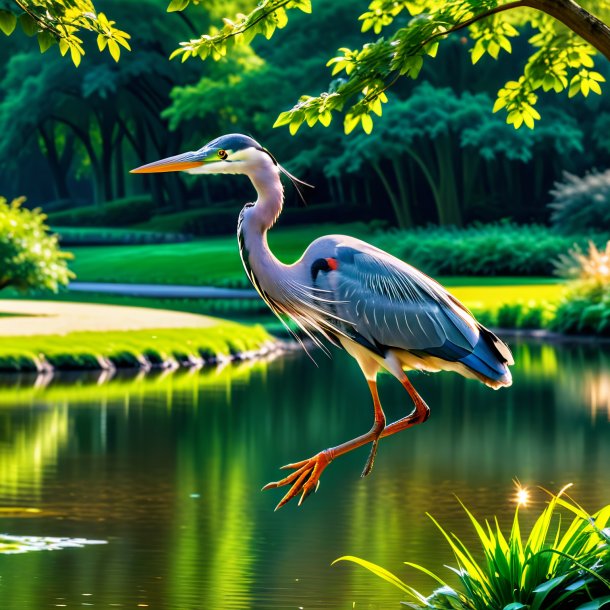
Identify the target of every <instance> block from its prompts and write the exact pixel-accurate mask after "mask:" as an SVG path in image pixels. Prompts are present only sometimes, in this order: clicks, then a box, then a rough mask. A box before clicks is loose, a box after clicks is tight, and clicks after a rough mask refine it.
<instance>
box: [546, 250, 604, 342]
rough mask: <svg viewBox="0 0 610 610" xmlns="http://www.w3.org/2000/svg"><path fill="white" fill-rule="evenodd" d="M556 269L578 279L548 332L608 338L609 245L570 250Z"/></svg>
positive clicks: (559, 307) (560, 306) (561, 304)
mask: <svg viewBox="0 0 610 610" xmlns="http://www.w3.org/2000/svg"><path fill="white" fill-rule="evenodd" d="M558 267H559V268H560V269H561V270H562V271H563V272H564V273H566V274H568V275H570V276H572V277H577V278H579V279H578V280H576V281H575V282H573V287H572V290H571V291H570V292H569V293H568V294H567V295H566V296H565V298H564V299H563V300H562V301H561V303H560V304H559V306H558V308H557V312H556V314H555V318H554V319H553V320H552V322H551V328H552V329H553V330H556V331H558V332H562V333H567V334H595V335H604V336H610V241H608V243H607V244H606V247H605V249H599V250H598V249H597V248H596V247H595V246H594V245H593V244H590V245H589V250H588V253H587V254H584V253H583V252H582V250H577V249H572V250H570V251H569V256H566V255H564V256H562V257H561V259H560V265H558Z"/></svg>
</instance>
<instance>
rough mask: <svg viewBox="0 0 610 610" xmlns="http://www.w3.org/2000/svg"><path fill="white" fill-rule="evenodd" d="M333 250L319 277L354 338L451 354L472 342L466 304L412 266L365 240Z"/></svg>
mask: <svg viewBox="0 0 610 610" xmlns="http://www.w3.org/2000/svg"><path fill="white" fill-rule="evenodd" d="M335 256H336V259H337V263H338V265H337V270H336V271H333V272H330V273H328V274H326V278H325V279H326V282H327V285H328V287H329V288H330V289H331V290H332V293H333V297H334V305H333V307H334V308H335V310H336V314H337V317H338V318H340V319H342V320H344V321H345V324H346V326H345V330H346V331H348V332H349V329H350V327H351V328H352V329H353V331H355V333H356V335H357V336H356V339H364V340H365V341H366V342H368V343H370V344H371V345H372V346H375V347H376V348H380V347H382V346H383V347H394V348H399V349H405V350H425V351H433V352H436V353H438V355H441V356H444V357H449V358H451V359H454V358H455V357H458V356H459V355H460V354H464V352H465V353H470V352H471V351H472V350H473V348H474V346H475V345H476V344H477V341H478V339H479V326H478V324H477V322H476V321H475V320H474V318H473V317H472V315H471V314H470V313H469V312H468V310H466V309H465V308H464V307H463V306H462V305H461V304H460V303H459V302H458V301H457V300H456V299H455V298H454V297H453V296H452V295H450V294H449V293H448V292H447V291H446V290H445V289H444V288H443V287H442V286H440V284H438V283H437V282H435V281H434V280H432V279H431V278H429V277H428V276H426V275H425V274H423V273H421V272H420V271H418V270H417V269H415V268H414V267H411V266H410V265H407V264H406V263H404V262H402V261H400V260H399V259H397V258H394V257H393V256H391V255H389V254H387V253H386V252H383V251H382V250H379V249H377V248H374V247H373V246H370V245H368V244H366V243H365V242H359V243H358V244H357V247H353V246H351V245H343V244H338V245H337V246H336V249H335ZM358 335H359V336H358Z"/></svg>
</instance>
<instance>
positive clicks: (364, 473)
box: [360, 438, 379, 478]
mask: <svg viewBox="0 0 610 610" xmlns="http://www.w3.org/2000/svg"><path fill="white" fill-rule="evenodd" d="M378 445H379V438H376V439H375V440H374V441H373V444H372V445H371V452H370V453H369V457H368V459H367V460H366V464H365V465H364V470H363V471H362V474H361V475H360V476H361V477H363V478H364V477H365V476H367V475H368V474H371V470H373V464H374V463H375V456H376V455H377V446H378Z"/></svg>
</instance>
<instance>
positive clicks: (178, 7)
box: [167, 0, 191, 13]
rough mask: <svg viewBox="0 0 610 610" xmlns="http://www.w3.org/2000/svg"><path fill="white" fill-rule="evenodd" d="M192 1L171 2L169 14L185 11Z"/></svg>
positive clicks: (175, 0)
mask: <svg viewBox="0 0 610 610" xmlns="http://www.w3.org/2000/svg"><path fill="white" fill-rule="evenodd" d="M190 1H191V0H171V2H170V3H169V6H168V7H167V12H168V13H174V12H176V11H183V10H184V9H185V8H186V7H187V6H188V5H189V2H190Z"/></svg>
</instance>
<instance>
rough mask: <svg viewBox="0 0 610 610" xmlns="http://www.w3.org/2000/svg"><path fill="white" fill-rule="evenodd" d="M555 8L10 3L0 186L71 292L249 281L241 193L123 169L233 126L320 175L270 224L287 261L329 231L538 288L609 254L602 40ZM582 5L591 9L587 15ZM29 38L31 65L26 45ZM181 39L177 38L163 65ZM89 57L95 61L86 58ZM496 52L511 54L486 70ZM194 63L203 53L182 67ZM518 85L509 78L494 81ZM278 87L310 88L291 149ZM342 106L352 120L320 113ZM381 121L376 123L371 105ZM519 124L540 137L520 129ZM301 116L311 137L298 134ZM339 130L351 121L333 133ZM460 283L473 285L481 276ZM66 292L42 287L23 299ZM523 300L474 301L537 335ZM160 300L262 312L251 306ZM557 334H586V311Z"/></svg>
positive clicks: (608, 111)
mask: <svg viewBox="0 0 610 610" xmlns="http://www.w3.org/2000/svg"><path fill="white" fill-rule="evenodd" d="M568 4H570V6H571V7H572V8H574V6H576V5H574V3H566V2H564V1H563V0H562V1H561V2H559V3H558V4H556V7H555V8H552V7H551V4H550V3H548V2H545V1H544V0H532V1H531V2H529V1H528V2H504V1H502V0H454V1H452V2H447V3H441V2H437V1H433V0H418V1H413V2H404V3H400V2H399V3H393V2H380V1H378V0H374V1H373V2H371V3H370V5H369V7H368V9H367V10H366V12H365V13H363V14H361V13H362V7H360V8H359V7H354V6H353V5H352V3H350V2H348V0H338V1H337V2H332V3H327V2H321V1H315V0H314V2H313V3H312V4H311V7H310V5H309V2H306V1H301V0H299V1H296V0H284V1H280V0H264V1H263V2H261V3H259V4H258V5H257V6H256V8H254V9H253V6H252V4H250V3H248V2H246V1H238V0H235V1H233V2H224V3H219V2H212V3H201V2H195V1H192V2H188V1H186V0H185V1H182V0H181V1H173V2H171V4H170V5H169V6H168V4H167V2H165V1H164V0H128V1H126V2H118V1H116V0H109V1H108V2H107V3H105V5H104V11H105V12H104V13H103V14H102V13H97V12H96V7H95V6H94V3H91V2H90V1H89V0H44V1H43V0H32V1H26V0H22V1H20V2H8V1H5V2H3V3H2V4H1V5H0V26H1V27H2V29H3V31H4V32H5V34H9V35H10V37H9V38H6V39H5V44H3V45H2V47H0V55H2V57H3V59H4V60H5V64H6V70H5V73H4V74H3V76H2V78H1V79H0V128H2V130H3V139H2V141H1V142H0V159H1V161H0V187H1V188H3V189H4V191H5V192H7V193H10V194H14V195H15V196H18V195H21V194H25V195H27V196H28V201H31V202H32V205H40V206H41V207H42V208H43V210H44V212H45V213H46V214H48V216H49V222H50V224H51V226H53V227H54V229H53V231H56V232H57V233H58V234H59V239H60V243H62V245H64V246H65V247H68V248H70V249H71V250H73V251H74V254H75V259H74V261H73V262H71V263H70V267H71V269H72V270H73V271H74V272H75V273H76V275H77V276H78V279H79V280H81V281H115V282H116V281H121V282H127V283H138V282H154V283H166V284H172V283H173V284H193V285H201V284H206V285H219V286H235V287H244V286H246V285H247V281H246V278H245V276H244V275H243V271H242V268H241V263H240V261H239V257H238V254H237V251H236V248H235V244H234V238H233V237H228V236H229V235H231V236H232V235H233V234H234V230H235V223H236V216H237V213H238V210H239V208H240V207H241V206H242V205H243V203H244V201H247V200H248V199H249V198H251V196H252V192H251V190H250V186H249V184H248V182H247V180H245V179H241V178H234V179H228V180H227V179H220V178H219V179H215V178H214V177H210V178H209V179H206V180H201V179H196V178H193V177H190V176H182V175H179V174H171V173H170V174H158V175H144V176H129V174H128V173H127V170H128V169H129V168H131V167H134V166H136V165H139V164H141V163H144V162H147V161H151V160H153V159H158V158H161V157H165V156H169V155H172V154H175V153H178V152H181V151H184V150H188V149H194V148H198V147H200V146H201V144H202V143H204V142H205V141H207V140H209V139H212V138H213V137H215V136H217V135H218V134H219V133H223V132H230V131H243V132H246V133H252V134H254V135H255V137H257V139H259V140H260V141H261V142H262V143H263V144H264V145H265V146H267V147H268V148H269V149H270V150H271V151H272V152H273V153H274V154H275V155H276V156H277V157H278V158H279V160H280V161H281V162H282V163H283V164H284V165H286V166H287V167H288V168H289V169H290V171H292V172H294V173H295V174H297V175H298V176H301V177H303V178H305V179H306V180H307V181H308V182H311V183H313V184H315V185H316V188H315V189H314V190H312V191H311V192H308V194H307V199H308V202H309V205H308V206H306V207H300V206H299V204H298V203H297V204H295V201H296V200H297V197H296V194H295V193H294V191H293V190H290V189H287V202H286V207H285V210H284V213H283V214H282V217H281V219H280V223H279V225H278V228H277V229H276V230H274V231H272V233H271V234H270V244H271V246H272V248H273V249H274V250H275V251H277V253H278V256H279V258H280V259H282V260H284V261H286V262H292V261H294V260H296V259H298V258H299V256H300V254H301V253H302V251H303V250H304V249H305V247H306V246H307V245H308V243H309V242H311V240H312V239H314V238H315V237H318V236H319V235H321V234H323V233H331V232H336V233H347V234H351V235H354V236H356V237H360V238H363V239H366V240H367V241H371V242H372V243H374V244H375V245H378V246H380V247H382V248H384V249H386V250H388V251H389V252H391V253H392V254H394V255H396V256H398V257H400V258H402V259H404V260H406V261H408V262H410V263H411V264H413V265H415V266H417V267H419V268H421V269H422V270H423V271H424V272H426V273H428V274H432V275H434V276H436V277H438V276H440V277H442V278H444V279H443V281H446V279H445V278H446V277H447V276H471V277H476V278H485V277H489V278H496V277H501V276H516V277H520V278H528V277H530V278H537V277H542V276H546V277H549V278H550V277H552V275H553V273H554V266H555V261H557V260H559V258H560V257H561V256H562V255H565V254H566V253H567V252H568V251H569V250H570V249H571V248H574V247H577V248H580V250H581V251H583V252H584V251H585V250H586V249H587V248H588V242H589V240H592V241H593V243H595V244H596V246H597V247H600V248H603V247H604V244H605V242H606V241H607V238H608V232H609V231H610V225H608V215H607V213H606V212H607V209H608V206H607V205H606V204H607V200H608V196H609V195H608V188H607V182H608V180H607V171H604V168H605V167H607V166H608V163H609V161H610V141H609V140H608V136H607V129H606V127H607V126H608V125H610V107H609V106H608V103H607V101H606V99H605V98H604V97H602V96H599V95H589V93H600V92H601V87H602V86H603V83H604V80H605V78H607V77H608V76H609V75H610V70H609V67H608V62H607V61H606V59H605V57H602V56H603V55H606V53H605V47H604V44H603V40H604V38H605V36H606V31H605V30H604V28H603V27H602V25H600V24H599V23H598V22H597V21H596V20H595V19H593V18H592V20H591V21H590V23H592V24H594V25H592V26H591V27H592V28H593V30H595V31H594V32H593V34H591V32H588V33H587V32H585V31H583V29H582V27H581V26H582V25H583V24H582V19H581V18H582V17H583V16H584V15H585V13H583V12H580V13H578V15H576V14H572V17H570V18H568V17H567V14H568V13H569V11H570V10H572V9H571V8H570V7H569V6H568ZM581 4H582V6H581V8H582V9H583V10H584V11H589V12H590V13H592V14H594V15H596V16H597V17H599V18H602V19H603V18H605V17H606V12H607V7H605V5H604V4H603V3H600V2H595V1H593V0H590V1H584V2H582V3H581ZM98 8H99V7H98ZM310 8H311V11H310ZM168 9H169V10H168ZM533 9H537V10H533ZM579 10H580V9H579ZM566 11H567V12H566ZM238 13H239V14H240V16H239V17H238V18H232V19H225V21H224V22H223V21H222V19H223V17H226V16H227V15H229V14H232V15H234V14H238ZM560 13H561V14H560ZM142 14H146V16H147V18H146V19H145V20H142V19H140V16H141V15H142ZM572 18H573V19H572ZM579 19H581V21H579ZM339 21H340V22H341V24H342V27H341V28H337V27H335V24H336V23H338V22H339ZM219 23H224V25H223V26H222V27H217V26H218V24H219ZM453 30H455V31H453ZM202 32H204V33H205V34H204V35H203V36H201V37H200V34H201V33H202ZM312 32H315V33H316V36H312ZM32 34H34V35H36V36H37V37H38V42H39V46H40V50H43V51H46V50H47V48H49V51H48V52H45V53H44V54H41V53H40V52H39V48H37V46H36V45H33V44H32V40H31V39H30V38H29V37H28V36H31V35H32ZM257 34H264V36H258V35H257ZM271 35H273V39H272V41H267V40H266V38H269V37H270V36H271ZM430 36H433V37H434V38H433V39H430V40H427V38H429V37H430ZM372 37H373V38H372ZM178 40H189V42H188V43H185V44H183V45H181V46H180V48H179V50H178V51H177V52H176V44H177V41H178ZM418 41H419V42H418ZM53 42H58V43H59V44H58V45H57V49H55V50H54V49H50V46H53ZM234 43H237V44H234ZM96 45H97V46H98V47H99V50H100V51H101V52H100V53H98V52H95V51H93V52H89V50H90V47H91V46H93V47H94V48H95V46H96ZM418 45H419V46H418ZM437 47H438V48H437ZM338 48H341V49H342V50H341V51H340V54H339V55H337V51H336V50H337V49H338ZM388 49H395V50H396V53H395V54H394V56H393V57H389V56H388V54H387V50H388ZM57 51H59V52H57ZM85 51H87V55H86V58H85V59H84V60H83V54H84V52H85ZM508 52H510V54H511V58H510V60H509V58H508ZM172 53H173V55H174V59H173V60H171V61H170V59H169V58H170V56H171V55H172ZM500 54H502V55H504V56H505V57H504V58H503V59H504V60H505V61H496V59H498V58H499V56H500ZM62 55H66V56H69V57H71V58H72V61H70V59H69V58H68V57H63V56H62ZM432 55H437V57H435V58H433V57H432ZM195 56H197V57H200V58H205V57H210V56H211V57H213V58H214V59H215V60H216V61H206V62H203V63H201V62H197V61H184V60H188V59H190V58H193V57H195ZM329 57H334V59H333V60H331V61H330V66H331V70H330V71H328V70H325V68H324V65H325V64H326V63H327V62H328V58H329ZM180 60H183V61H180ZM396 62H398V63H396ZM473 63H474V64H476V65H475V66H474V67H473V65H472V64H473ZM76 64H80V65H79V66H78V67H76ZM399 64H400V65H399ZM406 66H408V68H406ZM516 66H517V67H518V66H521V68H522V72H523V74H522V76H521V77H518V76H515V69H516ZM333 72H334V74H333ZM373 74H375V79H374V80H373V81H370V82H369V81H367V79H371V78H372V75H373ZM400 76H406V77H407V78H399V77H400ZM415 78H416V80H415ZM511 79H513V81H514V83H517V85H518V86H517V85H515V86H512V85H511V86H508V85H507V84H506V83H509V82H511ZM514 79H517V80H514ZM365 81H366V83H365ZM414 81H415V82H414ZM295 83H298V92H300V91H304V92H315V91H321V90H325V91H327V94H324V95H322V96H318V97H309V98H307V99H306V100H302V101H301V102H299V104H298V105H297V107H295V108H293V110H291V111H288V113H287V114H284V115H282V117H283V118H281V119H280V121H279V122H280V123H282V122H284V121H286V120H287V117H289V119H290V120H289V121H288V124H289V126H290V131H291V132H293V133H294V134H296V135H294V137H290V136H289V135H288V130H284V129H275V130H274V129H272V125H273V124H274V122H275V121H276V118H277V114H278V112H279V111H280V110H281V109H284V108H287V107H289V106H290V105H292V104H293V103H294V95H295ZM389 85H392V88H391V91H390V90H387V89H388V86H389ZM358 87H359V88H360V89H358ZM386 90H387V93H386ZM498 90H500V91H502V92H503V93H501V94H500V97H499V98H498V97H497V92H498ZM358 91H359V93H358ZM261 92H263V94H262V95H261ZM547 93H549V95H547ZM550 93H557V94H559V95H550ZM576 94H580V95H576ZM386 95H387V99H386V97H385V96H386ZM532 96H533V97H532ZM494 98H496V102H495V110H499V109H500V106H502V105H503V104H504V105H505V106H506V108H505V110H508V115H507V116H508V122H507V121H506V118H507V117H506V116H504V115H503V113H500V112H493V110H494ZM321 100H323V101H321ZM382 100H383V104H381V101H382ZM498 100H499V101H498ZM523 100H526V101H527V100H529V101H527V105H526V106H524V105H522V102H523ZM534 101H535V104H534ZM320 103H323V104H324V109H323V110H321V107H318V106H316V105H319V104H320ZM534 106H535V108H534ZM26 107H27V108H28V111H27V112H23V108H26ZM316 107H318V111H316V112H317V115H316V117H313V118H312V116H309V115H308V113H310V112H313V110H312V109H315V108H316ZM340 107H341V108H343V111H344V115H345V118H346V121H347V123H349V125H348V124H347V123H345V124H343V125H341V124H339V122H338V121H336V120H331V119H332V117H333V116H334V110H336V109H339V108H340ZM381 108H382V109H383V112H382V116H379V117H377V118H375V123H374V129H372V130H371V129H370V127H371V126H372V122H371V119H370V114H371V112H372V113H373V114H374V115H376V114H379V112H378V111H379V110H380V109H381ZM539 112H540V113H541V114H542V115H543V120H538V113H539ZM295 113H296V114H295ZM350 116H351V119H350V118H348V117H350ZM356 117H358V120H357V121H356ZM314 119H315V120H314ZM534 120H535V129H529V128H527V127H532V124H533V123H534ZM303 121H305V122H307V123H308V124H309V125H310V126H311V127H312V129H306V130H303V129H301V130H298V133H296V131H297V128H298V127H299V125H300V123H302V122H303ZM350 121H351V122H350ZM317 122H320V123H322V125H316V124H315V123H317ZM356 122H359V124H360V125H361V126H362V127H364V128H365V129H363V130H360V129H359V130H353V131H352V132H351V133H350V134H349V135H346V134H345V131H346V130H345V127H346V126H347V127H349V129H347V131H351V130H352V128H353V127H354V126H355V124H356ZM521 122H522V123H523V127H524V128H520V129H515V127H519V126H520V123H521ZM369 132H370V133H369ZM32 175H36V176H37V177H38V179H37V180H32V179H31V176H32ZM22 207H23V206H22ZM312 225H315V226H312ZM48 239H55V238H51V237H48ZM126 261H129V263H128V264H126ZM66 280H67V276H66V277H65V278H64V282H63V283H65V281H66ZM468 281H469V282H470V283H471V284H472V285H473V286H475V285H476V286H479V287H481V289H482V287H483V284H485V283H486V282H484V281H483V280H478V279H477V280H476V281H475V280H474V279H470V280H468ZM61 283H62V282H57V283H55V284H53V283H52V282H51V283H50V284H45V283H44V282H43V281H41V280H40V279H39V280H38V283H37V287H38V288H44V287H48V288H51V289H54V288H57V287H58V285H60V284H61ZM449 283H451V282H449ZM487 283H489V282H487ZM524 283H525V280H521V285H523V284H524ZM491 284H492V285H491V286H489V288H490V289H491V288H494V286H493V284H494V282H493V281H491ZM511 285H515V284H511ZM537 285H540V284H537ZM602 293H603V291H602V292H600V291H599V290H597V291H592V292H587V291H586V290H585V289H583V288H582V287H579V288H576V289H575V291H574V294H579V295H580V296H579V298H578V299H571V301H573V302H576V301H578V302H579V303H580V302H581V301H587V302H589V298H590V297H591V298H592V299H593V303H589V304H590V305H591V304H592V305H593V306H595V307H597V309H596V310H595V311H598V310H599V311H602V310H603V309H604V307H605V306H606V305H605V303H606V301H605V300H604V298H605V297H603V295H602V296H600V294H602ZM498 294H499V292H498ZM520 294H522V295H526V296H525V297H520V298H519V299H518V300H515V299H509V300H508V301H504V302H501V301H499V300H498V299H499V298H500V297H499V296H494V297H493V298H490V299H488V300H485V303H486V305H484V306H483V307H482V308H478V307H477V306H474V307H473V309H474V310H475V313H476V314H477V315H479V316H480V317H481V320H482V321H483V322H484V323H486V324H489V325H494V326H496V325H500V326H509V327H518V328H533V327H540V326H545V327H553V322H552V320H553V319H554V318H555V310H554V306H553V304H552V302H551V301H547V300H545V299H530V298H528V297H527V295H528V294H529V293H528V291H527V290H522V292H521V293H520ZM60 298H71V299H74V298H76V297H75V296H74V295H71V296H68V295H66V294H65V293H64V295H63V296H60ZM78 298H82V297H78ZM95 298H98V299H102V297H100V296H99V295H97V296H96V297H95ZM105 298H106V299H107V297H105ZM553 301H557V298H554V299H553ZM489 303H493V306H489ZM173 307H176V308H187V307H188V309H189V310H196V311H205V310H206V308H207V311H210V310H214V311H216V312H221V313H223V312H224V313H229V312H231V311H232V312H233V313H237V314H238V315H241V314H243V313H245V312H248V311H249V312H251V313H254V312H257V313H258V309H257V307H256V306H255V305H254V304H253V303H252V302H250V303H241V304H238V305H237V306H236V305H235V304H234V303H227V302H223V303H217V304H215V305H212V304H211V303H209V302H205V303H203V302H197V303H194V304H189V305H187V304H186V303H179V304H178V303H174V305H173ZM562 307H564V305H561V307H560V308H559V309H558V310H557V312H558V315H559V313H562V312H563V311H564V309H562ZM562 315H563V313H562ZM596 315H597V314H593V313H591V312H589V313H587V314H586V315H585V316H584V317H585V319H586V320H593V319H597V318H595V316H596ZM600 315H601V316H602V318H603V316H604V314H603V312H602V314H600ZM557 319H559V317H558V318H557ZM561 319H562V320H564V319H566V318H565V316H564V317H562V318H561ZM570 319H572V318H570ZM604 319H605V318H604ZM604 324H605V322H604ZM553 328H556V329H557V330H562V331H565V332H577V330H576V329H579V328H580V329H584V328H586V329H588V330H590V329H592V328H594V327H593V326H591V325H590V324H589V325H587V324H584V323H582V322H581V321H580V318H579V321H578V323H570V324H567V323H566V324H563V323H562V324H558V325H557V326H555V327H553ZM595 328H596V330H598V331H600V328H601V327H599V326H596V327H595ZM604 328H605V326H604V327H603V328H601V331H600V332H605V331H604V330H603V329H604Z"/></svg>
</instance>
